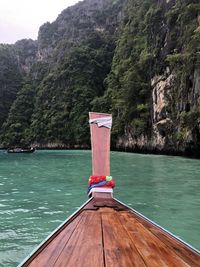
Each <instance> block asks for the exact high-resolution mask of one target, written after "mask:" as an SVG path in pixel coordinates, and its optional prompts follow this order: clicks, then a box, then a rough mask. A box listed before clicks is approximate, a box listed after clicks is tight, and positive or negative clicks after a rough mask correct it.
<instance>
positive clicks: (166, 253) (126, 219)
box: [119, 212, 189, 267]
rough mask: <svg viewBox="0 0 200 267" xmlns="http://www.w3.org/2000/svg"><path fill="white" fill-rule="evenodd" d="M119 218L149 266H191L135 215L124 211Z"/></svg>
mask: <svg viewBox="0 0 200 267" xmlns="http://www.w3.org/2000/svg"><path fill="white" fill-rule="evenodd" d="M119 218H120V221H121V223H122V224H123V226H124V227H125V228H126V230H127V231H128V232H129V234H130V235H129V237H130V238H131V239H132V241H133V242H134V244H135V247H136V248H137V250H138V252H139V253H140V255H141V256H142V258H143V260H144V261H145V263H146V265H147V266H148V267H160V266H163V267H167V266H170V267H177V266H179V267H188V266H189V265H188V264H187V263H186V262H185V261H183V260H182V259H181V258H180V257H179V256H177V255H176V253H174V251H173V250H172V249H171V248H170V247H168V246H166V245H165V244H164V243H163V242H162V241H161V240H160V239H159V238H157V237H156V236H155V235H154V234H152V233H151V232H150V231H149V230H148V229H147V228H145V227H144V226H143V225H142V224H141V223H140V222H138V220H137V219H135V218H134V217H133V216H130V214H128V213H125V212H124V213H121V214H120V215H119Z"/></svg>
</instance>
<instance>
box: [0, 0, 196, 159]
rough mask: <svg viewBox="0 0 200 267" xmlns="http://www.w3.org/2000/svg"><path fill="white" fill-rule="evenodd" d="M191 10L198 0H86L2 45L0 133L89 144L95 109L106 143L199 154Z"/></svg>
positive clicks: (5, 137)
mask: <svg viewBox="0 0 200 267" xmlns="http://www.w3.org/2000/svg"><path fill="white" fill-rule="evenodd" d="M199 10H200V3H199V1H198V0H187V1H175V0H156V1H155V0H126V1H125V0H85V1H81V2H79V3H77V4H76V5H74V6H72V7H69V8H67V9H65V10H63V12H62V13H61V14H60V15H59V16H58V18H57V19H56V20H55V21H54V22H53V23H49V22H47V23H45V24H44V25H42V26H41V27H40V29H39V34H38V40H37V41H32V40H21V41H18V42H17V43H16V44H15V45H13V46H7V47H6V49H5V47H1V46H0V59H1V58H2V62H7V63H6V64H7V65H6V64H1V62H0V93H1V95H4V94H5V93H6V95H7V96H6V102H7V103H6V105H4V106H3V105H2V101H1V99H2V98H0V111H1V112H0V127H1V125H2V124H3V126H2V127H1V129H0V138H1V141H0V142H3V143H4V144H11V142H12V143H14V144H15V143H16V142H17V143H30V142H32V143H35V144H37V145H38V146H41V147H45V146H48V147H56V146H57V147H61V148H64V147H75V146H76V145H79V146H82V145H84V147H87V145H88V143H89V141H88V136H89V133H88V124H87V112H88V111H90V110H93V111H97V112H111V113H112V114H113V118H114V125H113V143H112V146H113V148H117V149H123V150H131V151H142V152H155V153H169V154H182V155H183V154H184V155H189V156H200V63H199V62H200V18H199V13H198V12H199ZM1 51H4V52H5V51H7V52H6V53H4V52H3V53H1ZM5 54H6V58H7V61H6V60H5V57H4V55H5ZM5 66H6V67H5ZM7 69H10V70H11V71H9V72H7V73H6V70H7ZM14 74H17V75H14ZM5 77H7V78H5ZM11 77H14V79H13V80H14V82H13V81H12V80H11ZM8 88H11V89H12V90H11V91H12V93H11V94H10V93H9V89H8ZM2 107H3V108H2Z"/></svg>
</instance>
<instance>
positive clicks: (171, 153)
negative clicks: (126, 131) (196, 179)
mask: <svg viewBox="0 0 200 267" xmlns="http://www.w3.org/2000/svg"><path fill="white" fill-rule="evenodd" d="M33 147H35V148H36V150H90V149H91V147H90V146H89V145H71V146H69V145H68V146H66V145H62V146H48V145H47V146H45V145H42V146H33ZM7 149H8V147H2V146H1V147H0V150H7ZM111 151H116V152H126V153H136V154H149V155H163V156H177V157H186V158H191V159H200V154H198V153H196V152H194V154H193V153H192V151H184V152H183V151H172V150H158V149H152V150H150V149H145V148H142V149H141V148H129V147H127V148H126V147H114V146H111Z"/></svg>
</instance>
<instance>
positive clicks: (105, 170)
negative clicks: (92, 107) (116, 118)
mask: <svg viewBox="0 0 200 267" xmlns="http://www.w3.org/2000/svg"><path fill="white" fill-rule="evenodd" d="M102 117H111V115H110V114H103V113H94V112H90V113H89V118H90V119H96V118H102ZM90 132H91V145H92V174H93V175H97V176H98V175H110V129H108V128H106V127H98V126H97V124H94V123H93V124H90Z"/></svg>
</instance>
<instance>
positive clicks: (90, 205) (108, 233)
mask: <svg viewBox="0 0 200 267" xmlns="http://www.w3.org/2000/svg"><path fill="white" fill-rule="evenodd" d="M109 116H110V115H109V114H99V113H98V114H96V113H90V119H96V118H102V117H104V118H105V117H109ZM107 122H108V121H107ZM90 127H91V140H92V151H93V152H92V153H93V154H92V162H93V173H92V174H93V175H96V176H98V175H100V176H101V175H110V158H109V149H108V146H110V128H107V127H104V126H100V127H99V126H98V123H97V122H92V124H90ZM104 135H106V136H104ZM105 144H106V145H105ZM90 196H91V197H90V198H89V200H88V201H87V202H86V203H85V204H84V205H83V206H82V207H81V208H80V209H79V210H78V211H77V212H75V213H74V214H73V215H72V216H71V217H70V218H68V219H67V220H66V221H65V222H64V223H63V224H62V225H61V226H60V227H59V228H58V229H56V230H55V231H54V232H53V233H52V234H51V235H50V236H49V237H48V238H47V239H46V240H45V241H44V242H43V243H42V244H41V245H40V246H39V247H38V248H37V249H36V250H35V251H34V252H33V253H32V254H31V255H30V256H29V257H28V258H27V259H26V260H25V261H24V262H23V263H21V264H20V265H19V266H23V267H25V266H29V267H36V266H37V267H53V266H54V267H67V266H68V267H134V266H135V267H162V266H163V267H166V266H168V267H188V266H192V267H200V254H199V252H198V251H196V250H195V249H193V248H191V247H190V246H189V245H187V244H185V243H184V242H182V241H181V240H179V239H177V238H176V237H174V236H173V235H172V234H170V233H169V232H167V231H166V230H164V229H163V228H161V227H160V226H158V225H156V224H155V223H153V222H152V221H150V220H149V219H147V218H146V217H144V216H143V215H141V214H140V213H138V212H137V211H135V210H133V209H131V208H129V207H128V206H126V205H125V204H123V203H122V202H120V201H118V200H117V199H115V198H113V195H112V190H110V191H109V190H107V189H106V187H103V188H100V187H99V189H98V187H97V188H96V189H95V190H91V192H90Z"/></svg>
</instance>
